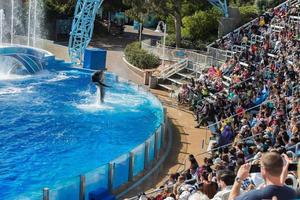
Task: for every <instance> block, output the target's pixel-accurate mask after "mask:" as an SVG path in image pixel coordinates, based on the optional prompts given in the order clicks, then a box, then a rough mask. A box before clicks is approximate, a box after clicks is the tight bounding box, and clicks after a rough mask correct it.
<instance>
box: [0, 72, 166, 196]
mask: <svg viewBox="0 0 300 200" xmlns="http://www.w3.org/2000/svg"><path fill="white" fill-rule="evenodd" d="M90 79H91V74H90V73H87V72H83V71H80V70H76V69H72V70H60V71H42V72H40V73H38V74H35V75H28V76H14V75H10V76H7V75H0V119H1V120H0V199H6V200H10V199H35V198H36V192H37V193H39V192H40V191H41V189H42V188H43V187H45V186H48V187H50V188H51V186H53V185H55V184H56V183H57V182H61V181H62V180H65V179H68V178H71V177H74V176H77V175H79V174H82V173H84V172H88V171H89V170H92V169H94V168H97V167H99V166H101V165H102V164H105V163H107V162H109V161H111V160H113V159H114V158H116V157H118V156H120V155H122V154H124V153H126V152H128V151H130V150H131V149H133V148H134V147H136V146H137V145H139V144H141V143H143V142H144V141H145V140H146V139H147V138H148V137H149V136H150V135H151V134H152V133H154V131H155V130H156V129H157V128H158V127H159V126H160V123H161V121H162V118H163V117H162V112H163V111H162V106H161V104H160V102H159V101H158V100H157V99H156V98H154V97H153V96H151V95H149V94H147V93H146V92H143V91H141V90H139V89H138V88H137V86H135V85H132V84H129V83H127V82H125V81H124V82H122V81H119V82H116V81H115V78H114V76H113V75H110V74H107V75H106V83H107V84H108V85H111V86H112V87H111V88H108V89H107V92H106V97H105V103H104V104H101V105H99V104H97V103H96V102H97V99H96V98H97V97H96V88H95V86H94V85H93V84H92V83H91V82H90Z"/></svg>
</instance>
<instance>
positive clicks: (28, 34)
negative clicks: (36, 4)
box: [27, 0, 31, 46]
mask: <svg viewBox="0 0 300 200" xmlns="http://www.w3.org/2000/svg"><path fill="white" fill-rule="evenodd" d="M30 25H31V0H29V7H28V25H27V26H28V30H27V45H28V46H30Z"/></svg>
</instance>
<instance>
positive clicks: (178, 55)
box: [141, 39, 223, 69]
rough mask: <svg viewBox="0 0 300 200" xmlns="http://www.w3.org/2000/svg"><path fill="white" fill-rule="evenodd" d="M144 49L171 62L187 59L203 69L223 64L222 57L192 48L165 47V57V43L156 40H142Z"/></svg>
mask: <svg viewBox="0 0 300 200" xmlns="http://www.w3.org/2000/svg"><path fill="white" fill-rule="evenodd" d="M141 46H142V49H144V50H146V51H148V52H150V53H153V54H154V55H156V56H158V57H159V58H160V59H164V60H168V61H171V62H177V61H179V60H182V59H187V60H188V61H189V62H192V63H193V64H195V65H198V66H199V67H201V68H202V69H205V68H207V67H209V66H211V65H217V66H221V65H222V64H223V60H222V59H219V60H218V59H216V58H214V57H212V56H208V55H205V54H202V53H199V52H197V51H194V50H190V49H182V48H174V47H169V46H166V47H165V56H164V57H163V45H161V44H160V43H158V42H157V41H156V40H151V39H148V40H144V41H142V45H141Z"/></svg>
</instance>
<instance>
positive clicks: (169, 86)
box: [158, 84, 178, 92]
mask: <svg viewBox="0 0 300 200" xmlns="http://www.w3.org/2000/svg"><path fill="white" fill-rule="evenodd" d="M158 86H160V87H162V88H164V89H167V90H168V91H170V92H174V91H176V90H178V87H176V86H175V85H173V84H158Z"/></svg>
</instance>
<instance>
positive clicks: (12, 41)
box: [10, 0, 15, 44]
mask: <svg viewBox="0 0 300 200" xmlns="http://www.w3.org/2000/svg"><path fill="white" fill-rule="evenodd" d="M14 5H15V4H14V0H11V24H10V43H11V44H13V43H14V17H15V14H14Z"/></svg>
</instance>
